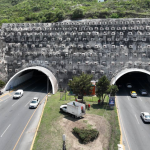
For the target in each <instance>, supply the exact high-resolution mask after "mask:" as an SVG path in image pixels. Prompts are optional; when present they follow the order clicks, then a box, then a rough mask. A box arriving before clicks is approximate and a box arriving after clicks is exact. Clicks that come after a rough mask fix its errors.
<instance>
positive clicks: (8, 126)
mask: <svg viewBox="0 0 150 150" xmlns="http://www.w3.org/2000/svg"><path fill="white" fill-rule="evenodd" d="M10 126H11V124H10V125H9V126H8V127H7V128H6V130H5V131H4V132H3V133H2V135H1V137H2V136H3V135H4V134H5V132H6V131H7V130H8V128H9V127H10Z"/></svg>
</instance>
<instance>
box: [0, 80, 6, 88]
mask: <svg viewBox="0 0 150 150" xmlns="http://www.w3.org/2000/svg"><path fill="white" fill-rule="evenodd" d="M4 85H5V82H4V81H1V80H0V88H2V87H3V86H4Z"/></svg>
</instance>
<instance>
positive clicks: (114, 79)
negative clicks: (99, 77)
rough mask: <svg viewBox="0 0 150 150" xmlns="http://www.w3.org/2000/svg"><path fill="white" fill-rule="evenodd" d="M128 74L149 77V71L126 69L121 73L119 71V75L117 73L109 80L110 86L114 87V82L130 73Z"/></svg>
mask: <svg viewBox="0 0 150 150" xmlns="http://www.w3.org/2000/svg"><path fill="white" fill-rule="evenodd" d="M130 72H142V73H145V74H148V75H150V71H147V70H145V69H139V68H127V69H124V70H122V71H120V72H119V73H117V74H116V75H115V76H114V77H113V78H112V79H111V82H110V83H111V85H114V84H115V83H116V81H117V80H118V79H119V78H121V77H122V76H123V75H125V74H127V73H130Z"/></svg>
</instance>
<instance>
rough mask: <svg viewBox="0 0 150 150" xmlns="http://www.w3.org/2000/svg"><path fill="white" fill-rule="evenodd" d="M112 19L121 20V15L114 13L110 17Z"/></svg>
mask: <svg viewBox="0 0 150 150" xmlns="http://www.w3.org/2000/svg"><path fill="white" fill-rule="evenodd" d="M110 18H119V15H118V14H117V13H112V14H111V15H110Z"/></svg>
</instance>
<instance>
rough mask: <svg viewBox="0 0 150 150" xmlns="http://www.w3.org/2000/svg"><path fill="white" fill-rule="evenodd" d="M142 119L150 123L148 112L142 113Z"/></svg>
mask: <svg viewBox="0 0 150 150" xmlns="http://www.w3.org/2000/svg"><path fill="white" fill-rule="evenodd" d="M141 118H142V119H143V121H144V122H150V114H149V113H148V112H141Z"/></svg>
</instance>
